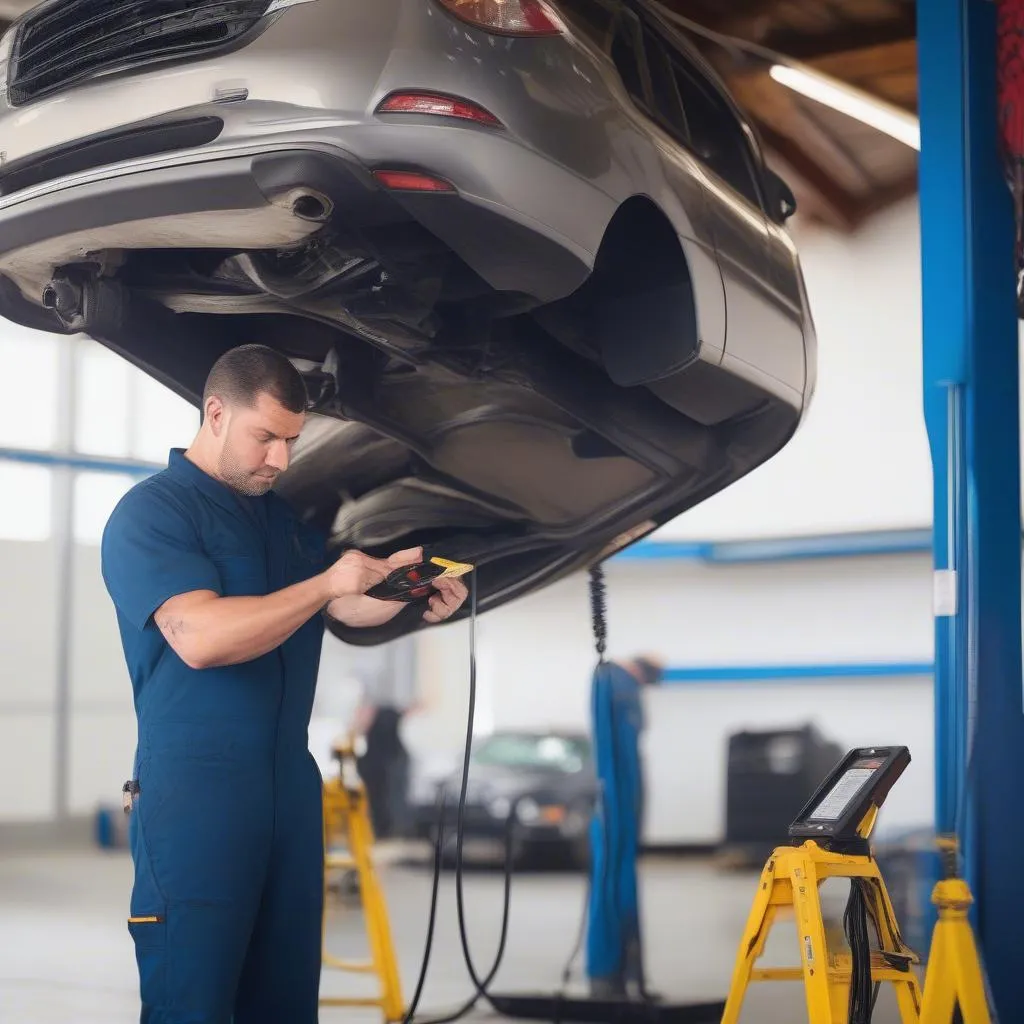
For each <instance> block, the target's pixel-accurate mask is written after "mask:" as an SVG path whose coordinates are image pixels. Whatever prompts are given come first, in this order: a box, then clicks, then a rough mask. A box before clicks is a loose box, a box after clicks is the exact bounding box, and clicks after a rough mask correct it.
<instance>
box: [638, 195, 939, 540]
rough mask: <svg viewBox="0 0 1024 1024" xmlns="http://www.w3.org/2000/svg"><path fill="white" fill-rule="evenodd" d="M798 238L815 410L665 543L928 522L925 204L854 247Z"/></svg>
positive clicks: (824, 234)
mask: <svg viewBox="0 0 1024 1024" xmlns="http://www.w3.org/2000/svg"><path fill="white" fill-rule="evenodd" d="M793 235H794V238H795V240H796V242H797V245H798V246H799V249H800V254H801V261H802V264H803V268H804V276H805V278H806V281H807V291H808V295H809V296H810V302H811V308H812V311H813V314H814V319H815V324H816V327H817V331H818V343H819V355H818V387H817V393H816V395H815V399H814V403H813V405H812V407H811V410H810V412H809V413H808V415H807V418H806V420H805V422H804V424H803V426H802V427H801V429H800V431H799V432H798V434H797V435H796V437H794V438H793V440H792V441H791V442H790V443H789V445H787V447H786V448H784V449H783V450H782V451H781V452H780V453H779V454H778V455H777V456H776V457H775V458H774V459H773V460H771V461H770V462H768V463H767V464H765V465H764V466H761V467H760V468H758V469H756V470H755V471H754V472H753V473H751V474H750V475H749V476H748V477H746V478H745V479H744V480H741V481H740V482H739V483H737V484H735V485H733V486H732V487H731V488H729V489H728V490H727V491H725V492H723V493H721V494H719V495H716V496H715V497H713V498H711V499H709V500H708V501H706V502H704V503H703V504H702V505H700V506H699V507H697V508H695V509H692V510H691V511H690V512H688V513H686V514H685V515H683V516H680V517H679V518H678V519H677V520H675V521H674V522H672V523H670V524H667V525H666V526H665V527H663V528H662V530H661V531H660V532H659V534H658V536H659V537H662V538H688V539H699V540H718V539H730V538H745V537H772V536H780V535H782V536H789V535H793V534H822V533H824V534H828V533H842V532H847V531H856V530H871V529H896V528H919V527H925V526H928V525H929V524H930V523H931V518H932V512H931V500H932V497H931V495H932V492H931V458H930V455H929V451H928V439H927V434H926V432H925V426H924V416H923V412H922V398H921V394H922V381H921V373H922V370H921V253H920V227H919V220H918V208H917V198H916V197H913V198H910V199H907V200H905V201H904V202H902V203H900V204H899V205H897V206H895V207H894V208H892V209H891V210H889V211H887V212H886V213H885V214H884V215H883V216H880V217H877V218H874V219H872V220H871V221H869V222H868V223H867V224H866V225H865V226H864V227H863V228H861V230H860V231H859V232H857V233H856V234H854V235H852V236H850V237H843V236H837V235H835V234H834V233H832V232H831V231H828V230H826V229H824V228H821V227H813V226H806V225H802V226H797V227H795V228H794V230H793ZM753 510H756V512H754V511H753Z"/></svg>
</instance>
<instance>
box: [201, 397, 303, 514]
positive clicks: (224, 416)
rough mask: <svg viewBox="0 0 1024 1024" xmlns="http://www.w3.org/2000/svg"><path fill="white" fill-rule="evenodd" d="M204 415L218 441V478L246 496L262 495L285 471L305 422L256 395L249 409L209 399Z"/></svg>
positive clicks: (297, 413)
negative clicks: (205, 414)
mask: <svg viewBox="0 0 1024 1024" xmlns="http://www.w3.org/2000/svg"><path fill="white" fill-rule="evenodd" d="M214 403H216V407H214ZM207 416H208V417H209V418H210V425H211V427H212V428H213V431H214V434H215V436H217V438H218V440H219V441H220V452H219V456H218V463H217V473H218V476H219V477H220V479H221V480H222V481H223V482H224V483H226V484H227V485H228V487H231V488H232V489H233V490H236V491H238V492H239V493H240V494H246V495H249V496H250V497H258V496H259V495H261V494H266V493H267V491H269V490H270V488H271V487H273V486H274V482H275V481H276V480H277V478H278V476H279V475H280V474H281V473H283V472H284V471H285V470H286V469H287V468H288V462H289V459H290V458H291V451H292V446H293V445H294V444H295V442H296V440H298V437H299V433H300V432H301V431H302V425H303V423H305V420H306V417H305V414H304V413H301V412H289V411H288V410H287V409H286V408H285V407H284V406H283V405H281V403H280V402H278V401H276V400H275V399H273V398H271V397H270V395H260V396H258V398H257V399H256V403H255V405H253V406H251V407H249V406H244V405H226V404H224V403H222V402H221V401H220V399H218V398H211V399H210V403H209V406H208V409H207Z"/></svg>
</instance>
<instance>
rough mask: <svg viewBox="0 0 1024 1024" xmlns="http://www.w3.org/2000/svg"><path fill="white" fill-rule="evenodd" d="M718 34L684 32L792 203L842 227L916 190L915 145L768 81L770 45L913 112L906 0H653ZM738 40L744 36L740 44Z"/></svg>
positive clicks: (913, 58) (912, 30) (913, 51)
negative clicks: (728, 93) (750, 126)
mask: <svg viewBox="0 0 1024 1024" xmlns="http://www.w3.org/2000/svg"><path fill="white" fill-rule="evenodd" d="M662 4H663V6H665V7H666V8H667V9H669V10H671V11H674V12H676V13H677V14H680V15H682V16H683V17H685V18H687V19H690V20H691V21H693V22H695V23H697V24H698V25H700V26H701V27H703V28H705V29H708V30H710V31H711V32H714V33H716V34H718V35H721V36H723V37H728V38H731V39H734V40H735V41H736V44H735V45H732V46H730V45H727V41H726V40H725V39H723V40H721V41H711V40H710V39H708V38H707V37H702V36H701V35H700V34H699V33H695V32H692V31H691V32H688V33H687V34H688V35H689V36H690V38H692V39H693V41H694V42H695V43H696V44H697V45H698V46H699V47H700V49H701V50H702V51H703V52H704V54H705V55H706V56H707V58H708V59H709V60H710V61H711V62H712V63H713V64H714V65H715V67H716V68H717V69H718V70H719V72H720V73H721V74H722V75H723V76H724V77H725V79H726V81H727V82H728V84H729V87H730V89H731V90H732V93H733V95H734V96H735V98H736V101H737V102H738V103H739V104H740V105H741V106H742V107H743V108H744V109H745V110H746V112H747V114H748V116H749V117H750V118H751V120H752V121H753V122H754V124H755V125H756V128H757V131H758V133H759V134H760V136H761V141H762V142H763V144H764V146H765V149H766V152H767V156H768V160H769V163H771V164H772V166H774V167H775V169H776V170H777V171H778V172H779V173H780V174H782V176H783V177H785V178H786V180H787V181H788V182H789V183H790V185H791V186H792V188H793V191H794V193H795V194H796V198H797V202H798V204H799V206H800V208H801V212H802V213H803V214H804V215H806V216H808V217H810V218H813V219H814V220H819V221H824V222H825V223H827V224H829V225H831V226H832V227H834V228H836V229H838V230H844V231H849V230H853V229H854V228H856V227H857V226H858V225H859V224H861V223H862V222H863V221H864V219H865V218H866V217H869V216H871V215H872V214H874V213H877V212H878V211H880V210H883V209H885V208H886V207H887V206H889V205H891V204H892V203H895V202H898V201H899V200H900V199H902V198H904V197H906V196H908V195H912V194H913V193H914V192H915V191H916V190H917V151H916V150H915V149H914V148H913V147H911V146H908V145H906V144H905V143H903V142H900V141H897V140H896V139H895V138H892V137H890V136H889V135H887V134H884V133H883V132H881V131H878V130H877V129H875V128H870V127H868V126H867V125H866V124H863V123H862V122H860V121H858V120H855V119H854V118H852V117H849V116H847V115H846V114H842V113H839V112H838V111H836V110H834V109H832V108H830V107H828V106H825V105H823V104H822V103H818V102H815V101H814V100H812V99H808V98H807V97H805V96H803V95H801V94H799V93H797V92H795V91H794V90H792V89H790V88H788V87H787V86H785V85H782V84H780V83H779V82H777V81H775V80H774V79H773V78H772V77H771V76H770V69H771V66H772V65H771V62H770V61H769V60H767V59H766V58H765V56H764V55H762V54H760V53H759V52H758V51H759V50H761V49H762V48H763V49H765V50H768V51H773V52H774V53H777V54H779V55H780V57H785V58H789V59H790V60H792V61H797V62H799V63H800V64H801V65H803V66H805V67H807V68H809V69H811V70H812V71H814V72H817V73H819V74H822V75H826V76H828V77H830V78H832V79H836V80H838V81H839V82H841V83H844V84H845V85H847V86H850V87H852V88H854V89H857V90H860V91H862V92H864V93H867V94H868V95H870V96H872V97H875V98H877V99H878V100H881V101H882V102H884V103H886V104H891V105H892V106H894V107H896V108H897V109H898V110H901V111H904V112H906V113H907V114H911V115H915V116H916V114H917V45H916V38H915V35H916V18H915V6H914V3H913V0H662ZM744 44H746V46H744Z"/></svg>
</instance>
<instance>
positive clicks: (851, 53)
mask: <svg viewBox="0 0 1024 1024" xmlns="http://www.w3.org/2000/svg"><path fill="white" fill-rule="evenodd" d="M661 2H662V4H663V6H664V7H666V8H667V9H668V10H670V11H673V12H675V13H676V14H678V15H682V16H683V17H684V18H686V19H689V20H690V21H692V22H694V23H695V24H696V25H698V26H699V27H701V28H703V29H706V30H709V31H710V32H713V33H715V34H718V35H720V36H722V37H726V38H724V39H721V40H719V41H711V40H710V39H709V38H707V37H706V36H702V35H700V34H699V32H694V31H689V32H688V33H687V34H688V35H689V36H690V38H692V39H693V41H694V42H695V43H696V44H697V45H698V46H699V47H700V48H701V50H702V51H703V52H704V53H705V55H706V56H707V57H708V59H709V60H710V61H711V62H712V63H713V64H714V65H715V67H716V68H717V69H718V70H719V71H720V72H721V74H722V75H723V76H724V77H725V79H726V81H727V82H728V84H729V87H730V89H731V90H732V93H733V95H734V96H735V98H736V101H737V102H738V103H739V104H740V105H741V106H742V107H743V108H744V109H745V110H746V112H747V114H748V116H749V117H750V118H751V120H752V121H753V123H754V124H755V126H756V128H757V131H758V133H759V134H760V136H761V141H762V143H763V144H764V147H765V150H766V153H767V156H768V160H769V163H770V164H771V165H772V166H773V167H774V168H775V169H776V170H777V171H778V172H779V173H780V174H782V176H783V177H784V178H785V179H786V180H787V181H788V182H789V183H790V185H791V186H792V188H793V191H794V193H795V194H796V198H797V202H798V204H799V207H800V211H801V214H802V215H803V216H804V217H806V218H807V219H810V220H815V221H820V222H824V223H826V224H828V225H830V226H831V227H833V228H835V229H837V230H840V231H850V230H853V229H855V228H856V227H857V226H858V225H860V224H861V223H862V222H863V221H864V220H865V219H866V218H867V217H869V216H871V215H872V214H874V213H877V212H879V211H880V210H883V209H885V208H886V207H887V206H889V205H891V204H892V203H895V202H898V201H899V200H900V199H903V198H904V197H906V196H908V195H912V194H913V193H914V192H915V191H916V189H917V152H916V151H915V149H914V148H913V147H911V146H908V145H906V144H905V143H903V142H900V141H898V140H897V139H895V138H892V137H891V136H889V135H887V134H885V133H883V132H881V131H878V130H877V129H875V128H871V127H869V126H867V125H866V124H864V123H862V122H861V121H858V120H856V119H855V118H853V117H850V116H848V115H847V114H843V113H839V112H838V111H837V110H835V109H832V108H831V107H829V106H826V105H824V104H822V103H819V102H816V101H815V100H813V99H809V98H808V97H806V96H804V95H801V94H800V93H799V92H796V91H795V90H793V89H790V88H788V87H787V86H785V85H783V84H781V83H779V82H777V81H775V80H774V79H773V78H772V77H771V75H770V70H771V66H772V63H771V61H770V60H768V59H766V57H765V56H764V55H763V54H760V53H757V52H754V51H756V50H757V49H758V48H764V49H767V50H769V51H774V52H775V53H777V54H779V55H780V57H785V58H789V59H790V60H794V61H798V62H800V64H801V65H803V66H805V67H807V68H810V69H812V70H813V71H815V72H818V73H820V74H823V75H827V76H829V77H830V78H833V79H836V80H838V81H840V82H842V83H844V84H846V85H848V86H852V87H853V88H856V89H858V90H861V91H863V92H864V93H867V94H868V95H870V96H873V97H876V98H878V99H880V100H882V101H884V102H885V103H888V104H891V105H893V106H894V107H896V108H897V109H899V110H902V111H905V112H907V113H909V114H913V115H916V114H917V46H916V40H915V27H916V19H915V9H914V2H913V0H661ZM34 3H35V0H0V27H2V25H3V21H4V20H5V19H10V18H14V17H17V16H18V15H19V14H20V13H22V12H23V11H25V10H27V9H29V8H30V7H32V6H34ZM728 39H733V40H735V44H733V45H730V44H729V43H728ZM744 44H746V45H744Z"/></svg>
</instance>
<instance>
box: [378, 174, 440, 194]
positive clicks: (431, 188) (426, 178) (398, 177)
mask: <svg viewBox="0 0 1024 1024" xmlns="http://www.w3.org/2000/svg"><path fill="white" fill-rule="evenodd" d="M373 176H374V177H375V178H376V179H377V180H378V181H379V182H380V183H381V184H382V185H383V186H384V187H385V188H389V189H392V190H393V191H395V192H454V191H455V186H454V185H453V184H452V183H451V182H450V181H445V180H444V178H434V177H432V176H431V175H429V174H420V173H418V172H417V171H385V170H378V171H374V172H373Z"/></svg>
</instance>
